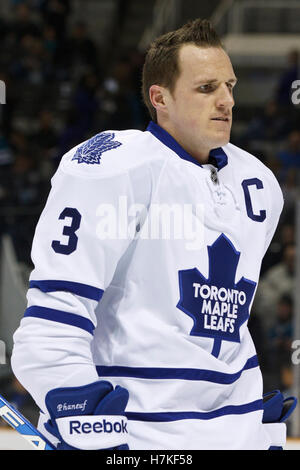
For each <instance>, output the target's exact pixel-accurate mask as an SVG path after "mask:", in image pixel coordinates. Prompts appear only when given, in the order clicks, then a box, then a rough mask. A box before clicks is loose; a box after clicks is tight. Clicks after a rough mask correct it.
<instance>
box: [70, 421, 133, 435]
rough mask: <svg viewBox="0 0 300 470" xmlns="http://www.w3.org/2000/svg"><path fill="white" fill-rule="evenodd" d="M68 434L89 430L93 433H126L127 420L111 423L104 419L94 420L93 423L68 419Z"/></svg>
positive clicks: (84, 432)
mask: <svg viewBox="0 0 300 470" xmlns="http://www.w3.org/2000/svg"><path fill="white" fill-rule="evenodd" d="M69 426H70V429H69V432H70V434H71V435H72V434H82V433H83V434H89V433H91V432H94V433H102V432H103V433H108V434H110V433H112V432H115V433H128V431H127V422H126V421H125V420H123V419H122V420H121V422H116V423H111V422H110V421H107V420H106V419H103V420H102V421H96V422H95V423H89V422H85V423H84V422H83V423H81V422H80V421H70V423H69Z"/></svg>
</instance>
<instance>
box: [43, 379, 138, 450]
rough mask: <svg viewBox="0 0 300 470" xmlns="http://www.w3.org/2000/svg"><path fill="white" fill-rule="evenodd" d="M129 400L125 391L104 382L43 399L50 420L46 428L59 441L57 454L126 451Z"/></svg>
mask: <svg viewBox="0 0 300 470" xmlns="http://www.w3.org/2000/svg"><path fill="white" fill-rule="evenodd" d="M128 398H129V394H128V391H127V390H126V389H125V388H123V387H119V386H117V387H116V388H115V389H114V388H113V386H112V384H111V383H110V382H107V381H104V380H99V381H97V382H94V383H91V384H88V385H84V386H81V387H66V388H56V389H53V390H51V391H50V392H48V393H47V395H46V399H45V402H46V406H47V409H48V412H49V414H50V418H51V419H50V420H49V421H48V422H47V423H46V424H45V428H46V429H47V431H48V432H50V433H51V434H53V435H54V436H55V437H56V438H57V439H59V441H60V442H59V444H58V446H57V449H58V450H76V449H82V450H103V449H106V450H107V449H118V450H127V449H128V445H127V442H128V429H127V418H126V417H125V414H124V411H125V408H126V406H127V403H128Z"/></svg>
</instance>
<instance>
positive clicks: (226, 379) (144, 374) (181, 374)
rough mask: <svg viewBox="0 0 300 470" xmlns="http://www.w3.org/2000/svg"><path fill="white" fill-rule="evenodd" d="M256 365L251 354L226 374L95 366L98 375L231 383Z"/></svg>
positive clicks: (172, 369)
mask: <svg viewBox="0 0 300 470" xmlns="http://www.w3.org/2000/svg"><path fill="white" fill-rule="evenodd" d="M255 367H258V359H257V356H253V357H251V358H250V359H248V361H247V362H246V364H245V365H244V367H243V368H242V369H241V370H240V371H239V372H236V373H235V374H226V373H224V372H217V371H214V370H207V369H180V368H164V367H123V366H97V367H96V369H97V373H98V375H99V377H101V378H102V377H132V378H137V379H165V380H168V379H177V380H203V381H206V382H213V383H218V384H223V385H226V384H232V383H233V382H235V381H236V380H238V379H239V378H240V376H241V374H242V372H244V370H248V369H253V368H255Z"/></svg>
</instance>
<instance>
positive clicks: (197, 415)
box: [125, 400, 263, 422]
mask: <svg viewBox="0 0 300 470" xmlns="http://www.w3.org/2000/svg"><path fill="white" fill-rule="evenodd" d="M262 409H263V402H262V400H255V401H252V402H250V403H245V404H244V405H227V406H223V407H222V408H219V409H217V410H213V411H208V412H198V411H173V412H162V413H135V412H127V413H126V412H125V415H126V417H127V419H129V420H132V421H147V422H169V421H179V420H182V419H214V418H218V417H220V416H228V415H242V414H247V413H252V412H253V411H260V410H262Z"/></svg>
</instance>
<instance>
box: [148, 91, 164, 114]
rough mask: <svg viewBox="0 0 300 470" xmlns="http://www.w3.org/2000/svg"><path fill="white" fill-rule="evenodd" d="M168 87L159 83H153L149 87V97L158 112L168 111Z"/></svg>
mask: <svg viewBox="0 0 300 470" xmlns="http://www.w3.org/2000/svg"><path fill="white" fill-rule="evenodd" d="M166 95H167V89H166V88H164V87H162V86H159V85H151V87H150V88H149V97H150V100H151V103H152V106H153V107H154V108H155V109H156V112H162V113H166V112H167V99H166V97H167V96H166Z"/></svg>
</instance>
